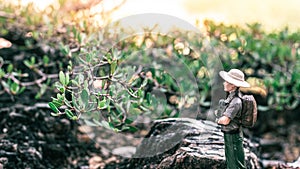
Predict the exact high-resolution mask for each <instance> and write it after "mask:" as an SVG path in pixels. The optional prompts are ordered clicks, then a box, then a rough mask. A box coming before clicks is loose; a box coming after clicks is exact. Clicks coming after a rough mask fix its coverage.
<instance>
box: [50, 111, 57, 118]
mask: <svg viewBox="0 0 300 169" xmlns="http://www.w3.org/2000/svg"><path fill="white" fill-rule="evenodd" d="M50 114H51V116H54V117H57V116H59V114H58V113H53V112H51V113H50Z"/></svg>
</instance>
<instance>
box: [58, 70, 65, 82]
mask: <svg viewBox="0 0 300 169" xmlns="http://www.w3.org/2000/svg"><path fill="white" fill-rule="evenodd" d="M59 81H60V83H61V84H63V85H66V76H65V74H64V72H62V71H60V72H59Z"/></svg>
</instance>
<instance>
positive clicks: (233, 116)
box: [219, 92, 242, 133]
mask: <svg viewBox="0 0 300 169" xmlns="http://www.w3.org/2000/svg"><path fill="white" fill-rule="evenodd" d="M239 94H240V93H239ZM241 112H242V100H241V99H240V98H239V97H238V96H237V95H236V92H232V93H230V94H229V95H228V97H227V98H226V99H225V100H223V101H220V103H219V114H220V115H221V116H226V117H229V118H230V123H229V124H228V125H221V130H222V131H223V132H225V133H226V132H227V133H231V132H237V131H239V130H240V128H241V125H240V124H239V122H238V121H239V120H238V118H239V117H240V115H241Z"/></svg>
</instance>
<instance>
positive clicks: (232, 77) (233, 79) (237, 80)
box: [219, 69, 250, 87]
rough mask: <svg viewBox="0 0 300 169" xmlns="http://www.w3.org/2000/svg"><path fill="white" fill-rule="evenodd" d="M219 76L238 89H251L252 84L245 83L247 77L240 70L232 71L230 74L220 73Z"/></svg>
mask: <svg viewBox="0 0 300 169" xmlns="http://www.w3.org/2000/svg"><path fill="white" fill-rule="evenodd" d="M219 75H220V76H221V77H222V78H223V79H224V80H225V81H227V82H228V83H231V84H233V85H235V86H237V87H250V84H249V83H248V82H246V81H245V76H244V73H243V72H242V71H240V70H239V69H231V70H230V71H229V72H226V71H220V72H219Z"/></svg>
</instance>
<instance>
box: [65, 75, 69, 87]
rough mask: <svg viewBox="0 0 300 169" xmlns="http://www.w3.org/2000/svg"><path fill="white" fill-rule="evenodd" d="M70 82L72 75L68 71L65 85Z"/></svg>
mask: <svg viewBox="0 0 300 169" xmlns="http://www.w3.org/2000/svg"><path fill="white" fill-rule="evenodd" d="M69 83H70V75H69V73H66V79H65V85H68V84H69Z"/></svg>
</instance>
